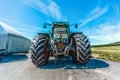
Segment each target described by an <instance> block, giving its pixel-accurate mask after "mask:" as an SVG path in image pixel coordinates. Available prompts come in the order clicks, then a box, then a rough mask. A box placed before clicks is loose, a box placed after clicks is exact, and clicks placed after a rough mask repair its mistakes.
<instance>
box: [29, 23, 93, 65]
mask: <svg viewBox="0 0 120 80" xmlns="http://www.w3.org/2000/svg"><path fill="white" fill-rule="evenodd" d="M47 26H51V27H52V29H51V30H50V31H48V32H47V33H43V32H41V33H38V34H37V36H35V37H34V38H33V42H32V44H31V47H30V53H31V59H32V63H33V64H34V65H37V66H41V65H45V64H47V63H48V62H49V57H50V56H53V57H59V56H63V57H64V56H65V57H67V56H72V60H73V62H74V63H76V64H86V63H87V62H88V61H89V60H90V58H91V46H90V42H89V40H88V38H87V36H85V35H84V34H83V33H82V32H74V31H71V30H70V26H74V27H75V28H76V29H77V28H78V25H77V24H71V25H70V24H68V22H53V23H52V24H48V23H45V24H44V26H43V27H44V28H46V27H47Z"/></svg>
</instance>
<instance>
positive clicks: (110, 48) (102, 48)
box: [91, 43, 120, 62]
mask: <svg viewBox="0 0 120 80" xmlns="http://www.w3.org/2000/svg"><path fill="white" fill-rule="evenodd" d="M91 50H92V56H93V57H96V58H98V59H104V60H109V61H114V62H120V44H113V43H112V45H110V44H108V45H97V46H92V48H91Z"/></svg>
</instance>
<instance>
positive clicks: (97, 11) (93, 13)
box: [79, 6, 108, 27]
mask: <svg viewBox="0 0 120 80" xmlns="http://www.w3.org/2000/svg"><path fill="white" fill-rule="evenodd" d="M107 10H108V6H106V7H105V8H103V9H102V8H100V7H98V6H97V7H96V8H94V9H93V10H92V11H91V12H90V13H89V14H88V16H87V17H86V18H84V19H83V20H81V21H82V24H81V25H79V27H82V26H85V25H86V24H88V23H89V22H91V21H93V20H95V19H97V18H99V17H101V16H102V15H103V14H105V13H106V12H107Z"/></svg>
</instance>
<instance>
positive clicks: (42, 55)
mask: <svg viewBox="0 0 120 80" xmlns="http://www.w3.org/2000/svg"><path fill="white" fill-rule="evenodd" d="M48 43H49V35H48V34H38V35H37V36H36V37H35V38H34V39H33V42H32V45H31V47H30V53H31V59H32V63H33V64H34V65H37V66H39V65H45V64H47V63H48V60H49V53H48V51H47V46H48Z"/></svg>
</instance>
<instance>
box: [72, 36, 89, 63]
mask: <svg viewBox="0 0 120 80" xmlns="http://www.w3.org/2000/svg"><path fill="white" fill-rule="evenodd" d="M73 43H74V46H75V51H74V52H73V55H72V57H73V61H74V63H76V64H86V63H87V62H88V61H89V60H90V58H91V47H90V42H89V40H88V38H87V37H86V36H85V35H83V34H74V35H73Z"/></svg>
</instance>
